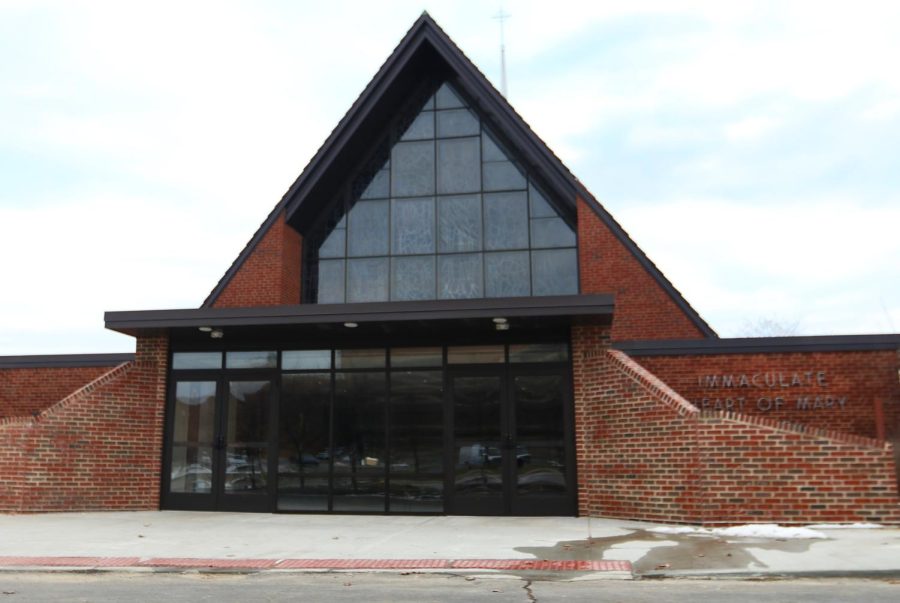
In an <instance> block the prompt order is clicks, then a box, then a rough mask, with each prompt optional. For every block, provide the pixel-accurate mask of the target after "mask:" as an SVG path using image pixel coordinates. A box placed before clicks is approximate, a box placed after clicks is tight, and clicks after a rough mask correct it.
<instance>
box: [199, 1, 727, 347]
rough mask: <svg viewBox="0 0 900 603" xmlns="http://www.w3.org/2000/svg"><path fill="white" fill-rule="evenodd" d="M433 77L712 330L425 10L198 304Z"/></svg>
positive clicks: (317, 201) (307, 213) (317, 207)
mask: <svg viewBox="0 0 900 603" xmlns="http://www.w3.org/2000/svg"><path fill="white" fill-rule="evenodd" d="M435 77H437V78H443V79H446V80H448V81H451V82H452V83H453V85H454V86H455V87H456V88H457V89H459V90H460V91H462V92H463V93H464V94H465V96H466V97H467V98H468V99H469V101H470V102H471V103H472V105H473V107H475V108H477V110H478V112H479V113H480V114H481V115H482V116H484V117H485V118H486V119H487V120H489V121H490V122H491V124H492V126H493V127H492V130H493V131H495V132H496V133H497V134H498V136H499V138H500V139H501V140H502V142H503V143H504V144H505V145H506V146H507V147H509V148H510V149H512V150H514V152H515V153H516V155H517V157H518V158H519V159H520V160H521V161H522V162H523V164H524V165H525V166H526V167H527V168H528V169H529V170H532V171H533V172H534V173H535V174H537V175H538V177H539V178H540V184H541V186H542V188H544V189H545V190H546V191H547V192H548V193H549V195H550V196H552V197H553V198H554V199H556V200H562V201H561V202H562V204H563V205H564V206H563V207H558V208H557V209H558V210H560V211H561V212H563V213H566V214H568V215H569V216H572V218H573V219H574V216H575V215H576V213H577V206H578V199H582V200H584V202H585V203H586V205H587V206H589V207H590V209H591V210H592V211H593V212H594V213H595V214H596V215H597V217H599V219H600V220H601V221H602V222H603V223H604V224H605V226H606V227H607V228H608V229H609V231H610V232H611V233H612V235H613V236H614V237H615V238H616V239H617V240H618V241H619V242H620V243H621V244H622V246H624V248H625V249H626V250H627V252H628V253H629V254H631V255H632V256H633V258H634V260H635V261H636V262H637V263H638V264H639V265H640V266H641V267H642V268H643V270H645V271H646V272H647V274H648V275H649V276H650V277H651V279H652V280H653V281H654V282H655V283H656V285H657V286H658V287H659V288H660V289H661V290H662V292H663V293H664V294H665V295H666V296H667V297H668V298H669V299H670V300H671V303H672V304H674V306H675V307H677V308H678V310H680V311H681V312H682V313H683V314H684V315H685V316H686V317H687V318H688V319H689V321H690V323H692V325H693V326H694V327H695V328H696V330H697V332H698V333H699V334H700V335H701V336H705V337H715V336H716V335H715V332H714V331H713V330H712V329H711V328H710V326H709V325H708V324H707V323H706V322H705V321H704V320H703V319H702V318H701V317H700V316H699V314H698V313H697V312H696V311H695V310H694V309H693V308H692V307H691V306H690V304H688V302H687V301H686V300H685V299H684V297H683V296H682V295H681V294H680V293H679V292H678V291H677V290H676V289H675V287H674V286H673V285H672V283H671V282H670V281H669V280H668V279H667V278H666V277H665V276H664V275H663V274H662V272H660V270H659V269H658V268H657V267H656V266H655V265H654V264H653V262H651V261H650V260H649V258H647V256H646V255H645V254H644V252H643V251H642V250H641V249H640V248H639V247H638V246H637V245H636V244H635V243H634V241H632V240H631V238H630V237H629V236H628V235H627V233H626V232H625V231H624V230H623V229H622V228H621V226H619V224H618V223H617V222H616V221H615V220H614V219H613V218H612V216H611V215H610V214H609V213H608V212H607V211H606V210H605V209H604V208H603V207H602V206H601V205H600V204H599V203H598V202H597V201H596V199H595V198H594V197H593V195H591V193H590V192H589V191H588V190H587V189H586V188H585V187H584V186H583V185H582V184H581V183H580V182H579V181H578V179H577V178H576V177H575V176H574V175H573V174H572V173H571V172H570V171H569V170H568V168H566V167H565V165H563V163H562V162H561V161H560V160H559V158H558V157H556V155H555V154H553V152H552V151H551V150H550V149H549V148H548V147H547V145H546V144H545V143H544V142H543V141H542V140H541V139H540V138H539V137H538V136H537V135H536V134H535V133H534V132H533V131H532V130H531V128H530V127H529V126H528V124H526V123H525V121H524V120H523V119H522V118H521V117H520V116H519V115H518V113H516V112H515V110H514V109H513V108H512V107H511V106H510V104H509V103H508V102H507V101H506V99H505V98H503V96H502V95H500V94H499V93H498V91H497V90H496V89H495V88H494V87H493V86H492V85H491V84H490V82H489V81H488V80H487V78H485V77H484V75H483V74H482V73H481V72H480V71H479V70H478V69H477V67H475V65H474V64H472V62H471V61H470V60H469V59H468V58H467V57H466V56H465V55H464V54H463V53H462V51H460V49H459V48H458V47H457V46H456V45H455V44H454V43H453V42H452V40H450V38H449V37H448V36H447V35H446V34H445V33H444V31H443V30H441V28H440V27H439V26H438V25H437V24H436V23H435V22H434V20H433V19H432V18H431V17H430V16H429V15H428V14H427V13H423V14H422V16H421V17H419V19H418V20H417V21H416V22H415V23H414V24H413V26H412V28H411V29H410V30H409V32H407V34H406V36H405V37H404V38H403V40H401V42H400V43H399V44H398V46H397V47H396V49H395V50H394V52H393V53H392V54H391V56H390V57H388V59H387V61H385V63H384V64H383V65H382V67H381V69H379V71H378V73H377V74H376V75H375V77H374V78H373V79H372V80H371V82H370V83H369V84H368V86H366V88H365V90H364V91H363V92H362V94H360V96H359V98H357V100H356V101H355V102H354V104H353V106H352V107H351V108H350V110H349V111H348V112H347V114H346V115H345V116H344V118H343V119H342V120H341V121H340V123H339V124H338V125H337V127H336V128H335V129H334V130H333V131H332V133H331V134H330V135H329V137H328V138H327V140H326V141H325V142H324V144H323V145H322V146H321V148H320V149H319V150H318V152H317V153H316V155H315V156H314V157H313V158H312V160H311V161H310V162H309V164H308V165H307V166H306V168H305V169H304V171H303V172H302V173H301V174H300V176H299V177H298V178H297V180H296V181H295V182H294V183H293V185H292V186H291V187H290V189H289V190H288V191H287V193H286V194H285V195H284V197H283V198H282V199H281V201H280V202H279V204H278V205H277V206H276V207H275V209H274V210H273V211H272V213H271V214H270V215H269V217H268V218H267V219H266V221H265V222H264V223H263V224H262V226H261V227H260V229H259V230H258V231H257V233H256V234H255V235H254V237H253V238H252V239H251V240H250V242H248V244H247V246H246V247H245V248H244V250H243V251H242V252H241V254H240V256H239V257H238V258H237V260H236V261H235V262H234V264H232V266H231V268H230V269H229V270H228V272H226V274H225V275H224V276H223V277H222V279H221V280H220V281H219V283H218V284H217V286H216V287H215V288H214V289H213V291H212V292H211V293H210V295H209V297H208V298H207V299H206V301H204V303H203V307H212V306H213V305H214V304H215V303H216V300H217V299H218V298H219V296H220V295H221V294H222V293H223V291H224V290H225V289H226V287H227V286H228V284H229V282H230V281H231V280H232V279H233V278H234V276H235V274H236V273H237V272H238V271H239V270H240V269H241V267H242V265H243V264H244V262H245V261H246V260H247V259H248V258H249V257H250V256H251V255H252V254H253V252H254V249H255V248H256V246H257V245H258V244H259V243H260V241H262V240H263V238H264V236H265V234H266V232H267V231H268V230H269V229H270V228H271V227H272V226H273V225H274V224H276V223H277V222H278V221H279V220H284V221H285V222H286V223H287V224H290V225H291V226H293V227H294V228H295V229H296V230H298V231H299V232H300V233H301V235H302V234H304V233H305V231H306V229H307V228H308V227H309V226H310V225H311V224H312V223H313V222H314V221H315V220H316V219H319V218H320V215H319V214H320V213H321V210H322V209H323V208H324V206H325V204H326V203H328V201H329V200H330V199H331V198H333V196H334V194H335V193H336V191H338V190H339V189H340V187H342V186H346V185H347V174H348V173H349V172H351V171H353V170H355V169H357V167H358V166H359V165H363V164H365V163H366V162H367V161H370V160H371V159H372V156H373V154H374V153H375V150H376V149H375V146H376V145H375V144H373V141H376V140H378V139H379V138H383V137H384V136H385V133H384V132H383V123H384V122H385V121H386V120H387V119H388V118H389V117H391V116H392V115H393V114H394V113H395V112H396V111H397V107H398V106H399V105H401V104H402V103H403V102H404V101H405V100H406V99H407V98H408V97H409V96H410V93H411V91H413V90H414V89H415V88H416V87H417V86H421V85H422V82H423V79H427V78H435Z"/></svg>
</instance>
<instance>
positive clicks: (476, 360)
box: [447, 345, 506, 364]
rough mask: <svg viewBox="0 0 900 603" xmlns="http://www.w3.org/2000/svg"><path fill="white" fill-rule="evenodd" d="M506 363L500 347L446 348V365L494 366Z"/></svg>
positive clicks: (461, 346) (470, 346) (464, 346)
mask: <svg viewBox="0 0 900 603" xmlns="http://www.w3.org/2000/svg"><path fill="white" fill-rule="evenodd" d="M502 362H506V359H505V356H504V350H503V346H502V345H457V346H450V347H448V348H447V363H448V364H496V363H502Z"/></svg>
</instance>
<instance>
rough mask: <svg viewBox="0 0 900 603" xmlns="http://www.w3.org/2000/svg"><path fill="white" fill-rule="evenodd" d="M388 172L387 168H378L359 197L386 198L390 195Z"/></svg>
mask: <svg viewBox="0 0 900 603" xmlns="http://www.w3.org/2000/svg"><path fill="white" fill-rule="evenodd" d="M389 183H390V172H389V171H388V170H385V169H382V170H379V171H378V172H377V173H376V174H375V177H374V178H372V181H371V182H370V183H369V186H367V187H366V190H364V191H363V193H362V195H361V196H360V199H387V198H388V197H389V196H390V191H389V186H388V184H389Z"/></svg>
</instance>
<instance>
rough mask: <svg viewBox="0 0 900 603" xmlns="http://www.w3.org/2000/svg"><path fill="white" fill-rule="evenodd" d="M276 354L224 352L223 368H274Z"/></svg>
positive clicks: (276, 361) (276, 359)
mask: <svg viewBox="0 0 900 603" xmlns="http://www.w3.org/2000/svg"><path fill="white" fill-rule="evenodd" d="M277 363H278V357H277V353H276V352H226V353H225V367H226V368H230V369H248V368H275V366H276V365H277Z"/></svg>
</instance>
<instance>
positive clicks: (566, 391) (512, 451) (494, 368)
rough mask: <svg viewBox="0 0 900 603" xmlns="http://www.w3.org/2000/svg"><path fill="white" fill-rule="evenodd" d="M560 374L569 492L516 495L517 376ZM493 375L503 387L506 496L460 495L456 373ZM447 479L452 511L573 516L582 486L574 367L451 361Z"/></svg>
mask: <svg viewBox="0 0 900 603" xmlns="http://www.w3.org/2000/svg"><path fill="white" fill-rule="evenodd" d="M529 375H555V376H559V377H560V395H561V398H562V399H561V402H562V407H563V408H562V412H563V417H562V420H563V446H564V454H565V463H566V466H565V473H564V475H565V483H566V491H565V494H564V495H562V496H552V495H551V496H536V497H533V498H529V499H528V500H524V499H521V498H519V496H518V495H517V493H516V486H517V479H518V469H519V464H518V442H517V439H516V436H517V434H516V427H517V423H516V420H517V419H516V404H515V399H514V395H515V394H514V391H515V390H514V379H515V378H516V377H518V376H529ZM469 376H472V377H494V376H496V377H497V378H498V379H499V385H500V442H499V443H500V449H501V457H502V463H501V471H500V475H501V478H502V480H503V488H502V494H501V500H500V501H495V500H490V497H485V498H481V497H477V496H475V497H471V498H469V499H468V500H466V497H459V496H457V494H456V489H455V476H456V464H457V462H458V459H457V458H456V457H457V454H456V446H455V438H456V435H455V432H456V416H455V400H454V387H453V381H454V378H456V377H469ZM444 380H445V381H444V383H445V385H444V417H445V426H446V427H445V455H444V459H445V467H446V470H445V478H444V479H445V482H444V492H445V499H444V508H445V512H446V513H447V514H448V515H516V516H528V515H533V516H545V515H547V516H553V515H556V516H570V515H575V514H576V512H577V488H576V474H575V449H574V439H575V438H574V416H573V415H574V408H573V404H572V387H571V383H572V381H571V366H570V365H569V364H568V363H536V364H510V363H509V362H506V363H504V364H490V365H486V364H482V365H446V366H445V372H444Z"/></svg>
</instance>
